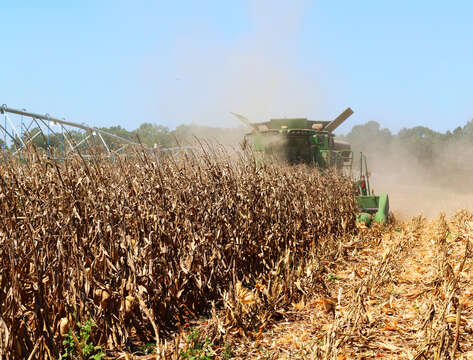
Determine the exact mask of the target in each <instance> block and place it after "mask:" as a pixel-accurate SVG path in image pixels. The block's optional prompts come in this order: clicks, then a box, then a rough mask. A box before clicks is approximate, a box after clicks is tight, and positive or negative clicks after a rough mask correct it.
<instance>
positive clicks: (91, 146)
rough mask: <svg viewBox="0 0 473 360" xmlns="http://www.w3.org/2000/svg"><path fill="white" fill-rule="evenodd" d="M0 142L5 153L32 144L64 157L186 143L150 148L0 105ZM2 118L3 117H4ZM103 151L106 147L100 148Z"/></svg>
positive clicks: (99, 131)
mask: <svg viewBox="0 0 473 360" xmlns="http://www.w3.org/2000/svg"><path fill="white" fill-rule="evenodd" d="M0 116H2V117H3V118H4V119H0V135H1V138H0V144H1V149H3V152H4V154H5V155H6V154H8V155H12V156H14V155H21V154H22V152H23V151H24V150H26V149H27V148H28V146H29V145H32V144H34V145H36V146H38V144H39V147H42V148H44V149H45V150H46V151H48V152H53V153H52V154H51V153H50V156H52V157H55V158H58V159H61V158H62V159H64V158H67V157H69V156H71V155H73V154H75V153H77V152H80V153H81V155H82V156H85V157H88V156H94V154H96V153H97V150H98V149H100V148H101V150H105V153H106V154H108V155H109V156H113V155H117V154H120V153H123V152H124V151H125V149H127V148H130V147H139V148H140V149H145V150H148V151H153V152H154V151H158V152H161V151H179V150H184V149H185V148H186V147H175V148H162V147H159V146H158V144H154V146H153V148H149V147H147V146H145V145H142V144H140V143H139V141H138V139H137V141H132V140H130V139H127V138H124V137H122V136H119V135H116V134H113V133H111V132H109V131H105V130H102V129H99V128H97V127H93V126H87V125H85V124H80V123H75V122H72V121H66V120H65V119H64V118H63V119H58V118H54V117H52V116H50V115H49V114H44V115H41V114H36V113H32V112H28V111H26V109H22V110H18V109H12V108H9V107H7V106H6V105H2V106H1V107H0ZM1 120H3V121H1ZM101 153H103V151H101Z"/></svg>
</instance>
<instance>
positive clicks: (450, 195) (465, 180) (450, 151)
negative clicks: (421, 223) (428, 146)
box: [366, 141, 473, 219]
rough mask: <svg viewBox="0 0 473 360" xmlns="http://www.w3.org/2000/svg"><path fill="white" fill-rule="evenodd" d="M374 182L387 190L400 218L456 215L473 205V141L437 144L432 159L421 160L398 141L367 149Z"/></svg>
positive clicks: (372, 181) (393, 208) (373, 186)
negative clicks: (374, 148)
mask: <svg viewBox="0 0 473 360" xmlns="http://www.w3.org/2000/svg"><path fill="white" fill-rule="evenodd" d="M366 155H367V156H368V166H369V170H370V171H371V173H372V176H371V179H370V181H371V185H372V188H373V189H374V190H375V192H376V193H379V192H386V193H388V195H389V199H390V208H391V211H392V212H393V213H394V215H395V216H396V217H397V218H401V219H405V218H409V217H412V216H416V215H420V214H422V215H423V216H425V217H427V218H435V217H438V216H439V214H440V213H441V212H444V213H446V214H447V215H453V214H454V213H455V212H456V211H458V210H461V209H469V210H472V209H473V144H471V143H468V142H466V141H458V142H452V143H448V144H442V145H438V146H437V147H436V148H435V151H434V153H433V154H432V156H431V159H430V161H427V162H426V161H424V162H421V161H419V160H418V159H417V158H416V157H415V156H414V155H413V154H412V153H410V152H409V151H408V150H407V149H406V147H405V145H403V144H402V143H400V142H399V141H394V142H393V143H391V144H388V145H385V146H384V147H383V148H379V149H377V151H373V149H371V150H368V152H367V154H366Z"/></svg>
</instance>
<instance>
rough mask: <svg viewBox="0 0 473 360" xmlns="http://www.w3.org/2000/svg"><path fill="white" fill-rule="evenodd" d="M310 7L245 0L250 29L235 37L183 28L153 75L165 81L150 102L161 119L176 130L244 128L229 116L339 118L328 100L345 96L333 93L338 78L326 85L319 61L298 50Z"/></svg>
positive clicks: (201, 28)
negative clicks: (183, 127) (188, 126)
mask: <svg viewBox="0 0 473 360" xmlns="http://www.w3.org/2000/svg"><path fill="white" fill-rule="evenodd" d="M308 5H309V4H308V3H306V2H305V1H291V2H286V1H282V0H276V1H274V0H273V1H270V0H258V1H247V2H246V11H247V19H248V24H247V26H246V28H244V30H243V31H239V32H238V33H237V34H235V35H234V37H233V38H232V39H231V40H229V39H228V38H227V37H225V36H222V35H219V34H218V33H216V32H215V31H214V29H212V28H211V26H210V25H202V24H197V25H195V26H194V28H192V26H190V27H189V28H187V29H185V30H183V32H182V33H181V34H180V35H179V36H178V37H177V38H176V39H175V41H174V44H173V48H172V51H171V53H170V54H166V58H167V59H168V60H167V61H168V63H166V64H162V63H160V64H157V65H156V67H157V68H155V69H154V75H152V76H151V78H153V79H154V81H155V82H156V83H157V84H160V85H159V86H155V87H154V91H153V92H152V93H153V98H152V99H151V101H152V102H153V107H154V109H155V111H156V113H157V114H156V117H157V118H158V119H165V121H166V122H168V123H169V124H170V126H171V127H173V126H177V125H179V124H182V123H187V124H188V123H196V124H198V125H207V126H216V127H238V126H240V125H241V123H240V122H239V121H238V120H237V119H236V118H234V117H233V116H232V115H231V114H230V112H231V111H233V112H237V113H240V114H243V115H245V116H246V117H247V118H248V119H249V120H250V121H251V122H261V121H268V120H269V119H270V118H271V117H310V118H316V119H317V118H322V119H323V118H324V117H325V116H324V115H326V114H334V113H336V111H337V109H336V110H334V109H333V104H331V100H332V99H335V98H337V97H339V96H340V93H343V91H341V90H340V89H336V90H335V88H336V87H337V85H336V81H334V82H332V83H330V87H329V86H323V85H322V84H323V83H326V82H324V81H322V80H321V79H320V76H326V75H325V72H324V69H323V66H322V64H318V63H317V61H316V60H315V59H312V58H309V59H308V58H305V57H304V55H303V54H304V49H302V48H301V46H300V44H301V41H300V36H301V34H302V33H303V31H302V29H301V26H302V25H301V24H303V21H304V14H305V12H306V10H307V7H308ZM303 64H304V66H302V65H303ZM174 78H175V79H174ZM163 83H164V84H169V85H168V86H162V84H163ZM335 93H336V94H337V95H334V94H335Z"/></svg>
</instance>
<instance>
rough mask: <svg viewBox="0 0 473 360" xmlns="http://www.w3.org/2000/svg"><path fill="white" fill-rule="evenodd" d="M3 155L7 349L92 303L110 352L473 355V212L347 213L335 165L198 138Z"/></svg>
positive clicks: (84, 314) (25, 346)
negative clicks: (168, 144)
mask: <svg viewBox="0 0 473 360" xmlns="http://www.w3.org/2000/svg"><path fill="white" fill-rule="evenodd" d="M0 169H1V170H0V171H1V174H2V186H1V187H0V198H1V202H0V205H1V228H0V266H1V275H0V283H1V287H0V352H1V354H2V356H3V358H11V359H24V358H28V359H44V358H50V359H57V358H58V357H59V356H60V354H64V345H63V344H62V341H63V339H64V338H65V337H64V335H66V334H68V333H70V334H75V335H74V336H76V338H74V339H73V340H74V341H72V345H71V346H72V349H73V350H74V352H75V355H73V358H77V359H87V358H90V357H88V356H87V355H85V354H84V353H83V351H82V350H81V349H82V347H81V344H80V341H81V339H80V338H79V334H80V331H79V330H78V324H77V323H81V324H84V323H85V322H87V321H89V320H90V321H93V322H94V323H95V326H94V327H93V329H92V332H91V338H90V340H89V342H90V343H92V344H94V345H101V346H102V348H103V349H104V350H105V351H106V353H107V358H121V359H158V358H159V359H229V358H232V359H333V360H348V359H373V358H387V359H416V360H417V359H457V358H462V359H473V345H472V344H473V275H472V274H471V270H472V265H473V264H472V262H471V255H472V254H471V246H470V241H471V237H472V236H473V229H472V227H473V214H471V213H468V212H466V211H461V212H458V213H457V214H456V215H455V216H453V217H452V218H450V219H446V218H445V217H444V216H443V215H442V216H440V218H438V219H437V220H427V219H425V218H422V217H420V216H419V217H415V218H412V219H411V220H409V221H406V222H401V221H393V222H392V223H391V224H389V225H387V226H385V227H382V228H378V227H372V228H370V229H364V228H359V229H357V228H356V227H355V222H354V211H355V209H354V204H353V198H352V196H353V193H352V187H351V185H350V182H349V181H347V180H346V179H343V178H340V177H338V176H336V175H335V174H331V173H329V174H324V175H323V176H321V175H320V174H319V173H318V172H317V171H315V170H314V169H310V168H307V167H304V166H296V167H286V166H282V165H271V164H270V165H267V166H265V167H264V168H263V167H261V166H256V164H255V162H254V161H252V160H251V158H248V157H246V156H243V155H242V156H241V157H240V158H238V159H237V160H235V158H230V157H229V156H226V155H225V154H222V153H218V151H217V150H212V151H211V150H210V149H208V150H207V153H205V152H204V153H203V154H201V155H199V156H194V155H188V156H183V157H180V158H168V159H160V160H156V159H155V158H154V157H151V156H148V155H146V154H140V153H137V154H135V156H134V157H133V158H132V159H131V158H128V159H124V158H117V159H115V160H114V161H110V160H94V161H87V162H86V161H84V160H82V159H81V158H80V157H78V158H76V159H72V160H69V161H67V162H63V163H56V162H52V161H50V160H47V159H38V158H37V157H36V158H31V159H28V161H24V162H23V163H13V162H12V163H2V164H1V165H0ZM69 331H71V332H69ZM156 344H157V345H156ZM148 352H151V354H147V353H148ZM74 356H75V357H74Z"/></svg>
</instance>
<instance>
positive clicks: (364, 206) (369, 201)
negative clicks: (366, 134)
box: [355, 153, 389, 226]
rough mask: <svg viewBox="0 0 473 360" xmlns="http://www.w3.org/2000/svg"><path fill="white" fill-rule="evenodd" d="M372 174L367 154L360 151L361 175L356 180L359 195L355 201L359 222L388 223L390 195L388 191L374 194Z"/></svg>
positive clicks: (369, 223)
mask: <svg viewBox="0 0 473 360" xmlns="http://www.w3.org/2000/svg"><path fill="white" fill-rule="evenodd" d="M369 178H370V174H369V172H368V165H367V162H366V156H365V155H363V153H360V177H359V179H358V181H356V182H355V184H356V187H357V193H358V195H356V196H355V201H356V203H357V205H358V211H359V213H358V215H357V222H358V223H361V224H364V225H366V226H370V225H371V222H372V221H374V222H375V223H378V224H386V222H387V221H388V215H389V197H388V194H386V193H381V194H379V195H374V191H373V190H371V188H370V180H369Z"/></svg>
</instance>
